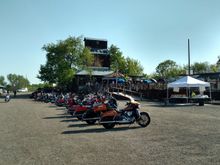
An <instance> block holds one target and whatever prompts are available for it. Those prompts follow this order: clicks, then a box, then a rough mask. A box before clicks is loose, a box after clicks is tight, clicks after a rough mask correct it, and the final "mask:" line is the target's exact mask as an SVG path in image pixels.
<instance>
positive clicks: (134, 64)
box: [126, 57, 144, 76]
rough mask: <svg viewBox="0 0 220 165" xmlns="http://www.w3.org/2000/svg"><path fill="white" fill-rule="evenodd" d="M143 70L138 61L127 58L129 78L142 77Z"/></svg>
mask: <svg viewBox="0 0 220 165" xmlns="http://www.w3.org/2000/svg"><path fill="white" fill-rule="evenodd" d="M143 70H144V69H143V66H141V64H140V62H139V61H138V60H135V59H132V58H129V57H127V58H126V74H127V75H128V76H142V75H143Z"/></svg>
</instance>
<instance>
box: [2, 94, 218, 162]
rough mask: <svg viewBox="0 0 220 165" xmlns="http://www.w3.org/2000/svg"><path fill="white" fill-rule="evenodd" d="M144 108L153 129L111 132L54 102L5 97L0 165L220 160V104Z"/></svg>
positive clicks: (125, 127) (121, 128) (144, 105)
mask: <svg viewBox="0 0 220 165" xmlns="http://www.w3.org/2000/svg"><path fill="white" fill-rule="evenodd" d="M123 104H124V102H120V105H121V106H122V105H123ZM141 109H142V110H143V111H146V112H149V114H150V117H151V123H150V125H149V126H148V127H146V128H141V127H139V126H138V125H137V124H134V125H131V126H129V125H120V126H116V127H115V128H114V129H112V130H106V129H104V128H103V127H102V126H101V125H98V124H96V125H93V126H89V125H87V124H86V123H84V122H81V121H78V120H77V119H75V118H71V117H70V116H69V115H66V114H65V111H64V110H65V108H62V107H56V106H54V105H53V104H49V103H47V104H46V103H40V102H35V101H33V100H31V99H27V98H25V97H22V96H18V97H17V98H16V99H13V98H12V100H11V101H10V102H9V103H4V101H3V98H0V165H8V164H10V165H13V164H16V165H30V164H35V165H66V164H77V165H85V164H92V165H93V164H94V165H104V164H109V165H115V164H120V165H121V164H122V165H130V164H132V165H133V164H139V165H150V164H152V165H157V164H158V165H161V164H163V165H172V164H173V165H180V164H184V165H185V164H190V165H195V164H199V165H201V164H204V165H209V164H210V165H212V164H216V165H217V164H220V105H205V106H203V107H201V106H170V107H164V106H163V105H160V104H158V103H153V102H141Z"/></svg>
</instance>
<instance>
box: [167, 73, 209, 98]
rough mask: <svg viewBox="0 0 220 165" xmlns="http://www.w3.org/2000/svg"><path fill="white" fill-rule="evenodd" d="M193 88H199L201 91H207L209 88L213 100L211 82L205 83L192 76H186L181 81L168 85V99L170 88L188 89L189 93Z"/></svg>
mask: <svg viewBox="0 0 220 165" xmlns="http://www.w3.org/2000/svg"><path fill="white" fill-rule="evenodd" d="M192 87H198V88H199V89H200V90H203V91H204V90H205V88H206V87H209V91H210V98H211V88H210V83H209V82H204V81H201V80H198V79H195V78H193V77H190V76H184V77H182V78H180V79H179V80H176V81H174V82H172V83H168V84H167V99H168V89H169V88H187V89H188V91H189V89H190V88H192Z"/></svg>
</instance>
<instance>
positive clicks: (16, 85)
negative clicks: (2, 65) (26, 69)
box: [7, 74, 30, 91]
mask: <svg viewBox="0 0 220 165" xmlns="http://www.w3.org/2000/svg"><path fill="white" fill-rule="evenodd" d="M7 78H8V81H9V84H10V86H11V90H13V91H15V90H17V89H20V88H25V87H27V86H29V84H30V82H29V80H28V79H26V78H24V77H23V76H22V75H16V74H9V75H7Z"/></svg>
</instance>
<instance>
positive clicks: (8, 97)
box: [5, 93, 11, 102]
mask: <svg viewBox="0 0 220 165" xmlns="http://www.w3.org/2000/svg"><path fill="white" fill-rule="evenodd" d="M10 99H11V97H10V94H9V93H7V94H6V95H5V102H9V101H10Z"/></svg>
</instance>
